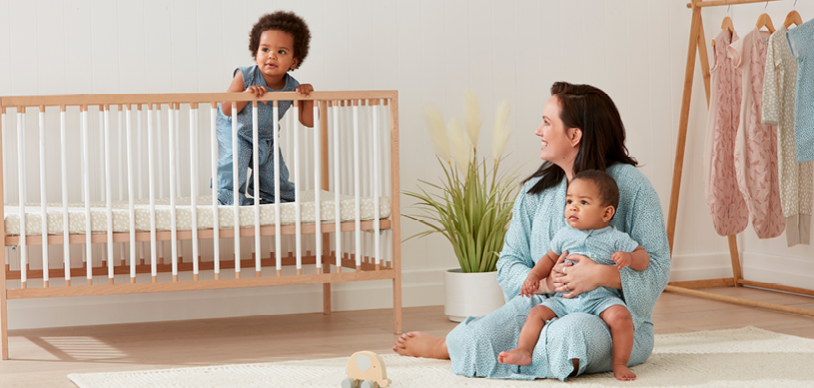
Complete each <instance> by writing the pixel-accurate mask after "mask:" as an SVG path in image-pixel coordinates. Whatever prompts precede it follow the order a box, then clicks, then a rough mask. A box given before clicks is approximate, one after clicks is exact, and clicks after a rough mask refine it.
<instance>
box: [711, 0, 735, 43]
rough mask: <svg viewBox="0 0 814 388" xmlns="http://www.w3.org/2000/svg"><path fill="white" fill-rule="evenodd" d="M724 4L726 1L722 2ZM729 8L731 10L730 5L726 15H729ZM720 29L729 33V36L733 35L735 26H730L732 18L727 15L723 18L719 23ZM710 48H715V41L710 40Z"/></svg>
mask: <svg viewBox="0 0 814 388" xmlns="http://www.w3.org/2000/svg"><path fill="white" fill-rule="evenodd" d="M725 3H726V1H724V4H725ZM729 8H732V5H731V4H730V5H729V6H728V7H727V8H726V12H727V13H729ZM721 29H722V30H727V31H729V34H730V35H732V34H734V33H735V26H734V25H733V24H732V18H730V17H729V15H727V16H725V17H724V20H723V21H722V22H721ZM712 47H715V39H713V40H712Z"/></svg>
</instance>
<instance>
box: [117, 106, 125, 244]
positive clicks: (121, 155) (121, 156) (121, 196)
mask: <svg viewBox="0 0 814 388" xmlns="http://www.w3.org/2000/svg"><path fill="white" fill-rule="evenodd" d="M116 115H117V116H118V125H119V126H118V130H119V147H118V148H117V150H118V152H117V154H119V171H120V172H121V171H123V170H124V168H125V166H124V145H123V141H124V132H123V130H124V124H123V123H122V116H124V106H123V105H119V110H118V112H116ZM117 175H118V176H119V201H122V200H124V174H122V173H120V174H117ZM123 247H124V246H123V245H122V248H123Z"/></svg>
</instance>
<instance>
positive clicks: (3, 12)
mask: <svg viewBox="0 0 814 388" xmlns="http://www.w3.org/2000/svg"><path fill="white" fill-rule="evenodd" d="M0 26H2V27H0V90H9V91H10V90H11V54H10V53H11V35H10V32H11V2H10V1H9V0H2V1H0Z"/></svg>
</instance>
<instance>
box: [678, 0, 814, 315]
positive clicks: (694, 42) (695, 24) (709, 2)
mask: <svg viewBox="0 0 814 388" xmlns="http://www.w3.org/2000/svg"><path fill="white" fill-rule="evenodd" d="M690 1H691V2H690V3H688V4H687V8H691V9H692V23H691V25H690V44H689V49H688V51H687V67H686V69H685V72H684V95H683V97H682V99H681V115H680V119H679V125H678V140H677V142H676V156H675V166H674V167H673V184H672V190H671V192H670V208H669V210H668V219H667V240H668V242H669V244H670V253H671V254H672V252H673V237H674V236H675V225H676V216H677V215H678V197H679V192H680V191H681V172H682V169H683V166H684V148H685V144H686V141H687V125H688V122H689V117H690V98H691V96H692V85H693V76H694V73H695V54H696V49H697V51H698V55H699V56H700V57H701V58H700V62H701V70H702V74H703V77H704V89H705V91H706V94H707V108H709V98H710V97H709V96H710V85H709V83H710V67H709V57H708V56H707V46H706V38H704V26H703V23H702V19H701V9H702V8H706V7H717V6H723V5H726V6H730V5H738V4H749V3H763V2H766V3H767V4H768V3H769V2H771V1H778V0H768V1H767V0H706V1H705V0H690ZM727 240H728V241H729V256H730V259H731V261H732V278H720V279H707V280H697V281H686V282H671V283H670V284H668V285H667V287H666V288H665V291H669V292H676V293H681V294H687V295H692V296H698V297H702V298H708V299H715V300H720V301H724V302H730V303H736V304H741V305H746V306H752V307H758V308H764V309H770V310H776V311H782V312H787V313H792V314H799V315H809V316H814V311H812V310H806V309H800V308H795V307H788V306H781V305H777V304H773V303H767V302H757V301H752V300H748V299H742V298H735V297H731V296H725V295H718V294H714V293H711V292H705V291H698V290H694V288H705V287H741V286H752V287H759V288H765V289H769V290H775V291H783V292H792V293H796V294H803V295H809V296H814V290H810V289H805V288H799V287H790V286H784V285H781V284H776V283H763V282H755V281H751V280H746V279H744V278H743V275H742V274H741V265H740V259H739V257H738V242H737V239H736V236H735V235H730V236H727Z"/></svg>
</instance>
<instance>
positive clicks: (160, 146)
mask: <svg viewBox="0 0 814 388" xmlns="http://www.w3.org/2000/svg"><path fill="white" fill-rule="evenodd" d="M155 131H156V132H155V133H156V136H155V142H156V144H155V147H156V151H158V152H157V154H156V161H157V162H158V198H164V143H163V139H164V137H163V136H162V135H161V134H162V133H164V132H162V130H161V104H156V106H155ZM152 146H153V143H150V145H149V147H152Z"/></svg>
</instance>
